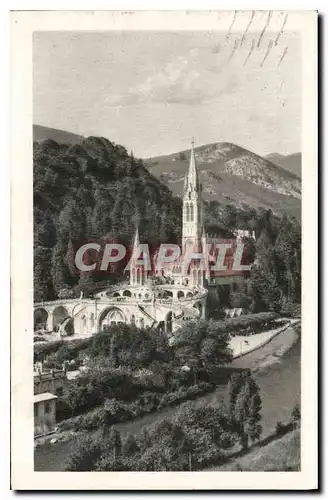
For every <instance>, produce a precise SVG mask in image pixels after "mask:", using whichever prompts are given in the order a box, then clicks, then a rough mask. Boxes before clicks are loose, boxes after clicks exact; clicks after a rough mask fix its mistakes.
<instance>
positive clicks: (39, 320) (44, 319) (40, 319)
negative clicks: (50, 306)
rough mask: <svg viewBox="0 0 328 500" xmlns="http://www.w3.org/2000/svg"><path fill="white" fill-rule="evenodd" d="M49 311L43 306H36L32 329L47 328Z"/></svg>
mask: <svg viewBox="0 0 328 500" xmlns="http://www.w3.org/2000/svg"><path fill="white" fill-rule="evenodd" d="M48 318H49V313H48V311H47V310H46V309H44V307H38V308H37V309H35V310H34V330H38V329H42V330H46V329H47V323H48Z"/></svg>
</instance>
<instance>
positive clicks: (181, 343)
mask: <svg viewBox="0 0 328 500" xmlns="http://www.w3.org/2000/svg"><path fill="white" fill-rule="evenodd" d="M220 326H221V325H220V322H217V321H214V320H209V321H205V320H201V321H197V322H196V321H191V322H189V323H187V324H186V325H185V326H184V327H182V328H181V329H180V330H179V332H178V335H177V336H176V337H175V342H174V344H173V349H174V355H175V357H176V359H177V360H178V362H179V363H180V364H181V365H187V366H189V367H190V368H192V369H193V371H194V373H195V375H196V374H197V372H198V371H199V370H204V371H205V372H206V373H207V374H210V373H211V372H212V371H213V370H216V369H217V368H218V367H219V366H222V365H225V364H226V363H229V362H230V361H231V359H232V351H231V349H230V348H229V338H230V336H229V334H228V333H227V332H226V331H222V330H221V329H220ZM195 382H196V380H195Z"/></svg>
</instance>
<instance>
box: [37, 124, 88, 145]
mask: <svg viewBox="0 0 328 500" xmlns="http://www.w3.org/2000/svg"><path fill="white" fill-rule="evenodd" d="M46 139H51V140H53V141H56V142H58V143H59V144H81V142H82V141H83V139H84V137H82V136H81V135H77V134H72V133H71V132H66V131H65V130H58V129H56V128H49V127H44V126H42V125H33V141H34V142H40V141H44V140H46Z"/></svg>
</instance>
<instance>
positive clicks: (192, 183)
mask: <svg viewBox="0 0 328 500" xmlns="http://www.w3.org/2000/svg"><path fill="white" fill-rule="evenodd" d="M194 145H195V141H194V138H192V140H191V152H190V161H189V169H188V173H187V175H186V178H185V191H188V190H190V191H194V192H198V191H199V180H198V173H197V165H196V157H195V150H194Z"/></svg>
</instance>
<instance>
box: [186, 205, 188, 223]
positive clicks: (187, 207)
mask: <svg viewBox="0 0 328 500" xmlns="http://www.w3.org/2000/svg"><path fill="white" fill-rule="evenodd" d="M186 220H187V222H189V203H186Z"/></svg>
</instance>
